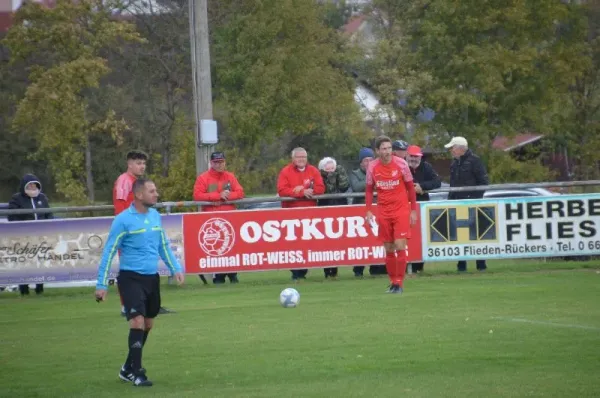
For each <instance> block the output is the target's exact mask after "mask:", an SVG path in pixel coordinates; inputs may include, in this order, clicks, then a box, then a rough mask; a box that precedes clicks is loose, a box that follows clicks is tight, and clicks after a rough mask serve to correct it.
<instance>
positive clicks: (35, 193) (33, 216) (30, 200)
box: [8, 174, 54, 296]
mask: <svg viewBox="0 0 600 398" xmlns="http://www.w3.org/2000/svg"><path fill="white" fill-rule="evenodd" d="M48 208H50V204H49V203H48V198H47V197H46V195H44V194H43V193H42V183H40V180H39V179H38V178H37V177H36V176H35V175H33V174H25V175H24V176H23V178H22V179H21V185H20V187H19V192H17V193H16V194H14V195H13V196H12V198H11V200H10V202H9V203H8V209H9V210H17V209H48ZM53 218H54V216H53V215H52V213H30V214H11V215H9V216H8V221H35V220H51V219H53ZM19 291H20V292H21V295H22V296H25V295H27V294H29V285H28V284H24V285H19ZM35 292H36V293H37V294H41V293H43V292H44V284H43V283H38V284H36V285H35Z"/></svg>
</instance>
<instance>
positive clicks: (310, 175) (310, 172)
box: [277, 164, 325, 208]
mask: <svg viewBox="0 0 600 398" xmlns="http://www.w3.org/2000/svg"><path fill="white" fill-rule="evenodd" d="M311 184H312V187H313V194H315V195H322V194H324V193H325V184H324V183H323V177H321V173H320V172H319V170H318V169H317V168H316V167H315V166H311V165H309V164H307V165H306V167H305V168H304V170H303V171H300V170H298V168H297V167H296V166H294V164H289V165H287V166H285V167H284V168H283V169H282V170H281V172H280V173H279V178H278V180H277V193H278V194H279V196H281V197H291V198H304V190H305V189H309V188H310V187H311ZM298 185H301V186H302V187H303V189H301V190H300V192H297V193H295V192H294V188H295V187H297V186H298ZM316 205H317V201H316V200H314V199H306V200H297V201H293V202H292V201H289V202H281V207H283V208H290V207H311V206H316Z"/></svg>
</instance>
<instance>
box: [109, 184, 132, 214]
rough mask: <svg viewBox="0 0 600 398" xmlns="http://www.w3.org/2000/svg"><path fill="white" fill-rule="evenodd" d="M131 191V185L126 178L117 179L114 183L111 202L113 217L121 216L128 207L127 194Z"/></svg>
mask: <svg viewBox="0 0 600 398" xmlns="http://www.w3.org/2000/svg"><path fill="white" fill-rule="evenodd" d="M132 189H133V184H132V183H131V181H130V180H129V179H128V178H123V176H121V177H119V179H118V180H117V182H116V183H115V199H114V200H113V206H114V208H115V215H117V214H121V213H122V212H123V211H124V210H126V209H127V207H129V203H130V202H129V201H128V199H129V193H130V192H131V190H132Z"/></svg>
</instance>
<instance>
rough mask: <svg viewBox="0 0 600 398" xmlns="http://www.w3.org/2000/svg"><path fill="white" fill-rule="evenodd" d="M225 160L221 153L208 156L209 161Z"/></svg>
mask: <svg viewBox="0 0 600 398" xmlns="http://www.w3.org/2000/svg"><path fill="white" fill-rule="evenodd" d="M215 160H225V154H224V153H223V152H213V153H211V154H210V161H211V162H213V161H215Z"/></svg>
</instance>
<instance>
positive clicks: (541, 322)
mask: <svg viewBox="0 0 600 398" xmlns="http://www.w3.org/2000/svg"><path fill="white" fill-rule="evenodd" d="M492 319H497V320H500V321H508V322H519V323H530V324H532V325H544V326H555V327H561V328H571V329H583V330H597V331H600V328H597V327H594V326H586V325H574V324H571V323H556V322H545V321H535V320H531V319H524V318H508V317H503V316H495V317H492Z"/></svg>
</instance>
